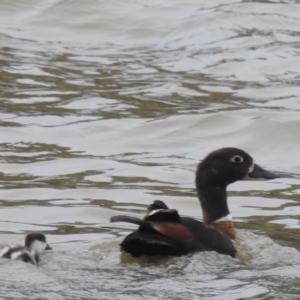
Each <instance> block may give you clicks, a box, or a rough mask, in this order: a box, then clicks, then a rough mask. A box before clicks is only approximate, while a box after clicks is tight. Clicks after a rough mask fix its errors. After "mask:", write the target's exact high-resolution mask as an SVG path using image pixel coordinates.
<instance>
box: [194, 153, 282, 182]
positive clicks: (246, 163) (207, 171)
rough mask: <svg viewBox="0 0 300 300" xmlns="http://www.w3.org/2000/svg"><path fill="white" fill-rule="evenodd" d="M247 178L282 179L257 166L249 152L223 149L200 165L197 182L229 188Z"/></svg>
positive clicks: (209, 155)
mask: <svg viewBox="0 0 300 300" xmlns="http://www.w3.org/2000/svg"><path fill="white" fill-rule="evenodd" d="M247 176H249V177H255V178H266V179H274V178H278V177H280V176H278V175H277V174H275V173H273V172H270V171H267V170H264V169H263V168H262V167H260V166H258V165H256V164H255V163H254V159H253V158H252V157H251V156H250V155H249V154H248V153H247V152H245V151H243V150H241V149H238V148H222V149H219V150H216V151H213V152H211V153H210V154H208V155H207V156H206V157H205V158H204V160H203V161H202V162H200V163H199V165H198V169H197V174H196V181H198V180H203V182H205V183H206V184H214V185H217V186H227V185H228V184H230V183H233V182H235V181H238V180H241V179H243V178H245V177H247Z"/></svg>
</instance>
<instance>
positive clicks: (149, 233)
mask: <svg viewBox="0 0 300 300" xmlns="http://www.w3.org/2000/svg"><path fill="white" fill-rule="evenodd" d="M247 175H249V176H251V177H260V178H267V179H273V178H277V177H279V176H278V175H277V174H275V173H272V172H269V171H266V170H264V169H262V168H261V167H259V166H257V165H255V163H254V160H253V158H252V157H251V156H250V155H249V154H247V153H246V152H245V151H243V150H240V149H237V148H222V149H219V150H216V151H214V152H212V153H210V154H209V155H208V156H207V157H206V158H205V159H204V160H203V161H202V162H200V163H199V165H198V168H197V171H196V188H197V193H198V198H199V200H200V203H201V207H202V211H203V222H200V221H198V220H195V219H193V218H188V217H180V216H179V215H178V212H177V211H176V210H173V209H169V208H168V207H167V206H166V205H165V203H163V202H162V201H157V200H156V201H154V203H153V204H151V205H150V206H149V208H148V213H147V214H146V216H145V217H144V219H143V220H141V219H138V218H133V217H128V216H115V217H112V218H111V222H129V223H134V224H137V225H139V228H138V230H136V231H135V232H133V233H131V234H129V235H128V236H127V237H126V238H125V239H124V241H123V242H122V243H121V250H122V251H125V252H128V253H130V254H131V255H132V256H133V257H139V256H143V255H146V256H155V255H163V256H165V255H171V256H178V255H185V254H188V253H193V252H200V251H216V252H218V253H220V254H227V255H230V256H232V257H234V256H235V255H236V250H235V248H234V245H233V242H232V239H234V238H235V228H234V224H233V221H232V218H231V215H230V212H229V209H228V205H227V192H226V188H227V185H228V184H231V183H233V182H235V181H237V180H241V179H243V178H244V177H246V176H247Z"/></svg>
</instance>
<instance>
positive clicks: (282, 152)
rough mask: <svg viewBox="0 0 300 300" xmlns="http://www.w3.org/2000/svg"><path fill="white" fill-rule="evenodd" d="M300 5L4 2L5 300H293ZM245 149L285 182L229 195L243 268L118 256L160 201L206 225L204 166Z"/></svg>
mask: <svg viewBox="0 0 300 300" xmlns="http://www.w3.org/2000/svg"><path fill="white" fill-rule="evenodd" d="M299 15H300V5H299V4H298V3H296V2H287V1H273V2H269V1H224V0H218V1H200V2H199V1H194V0H191V1H169V0H168V1H167V0H166V1H163V0H161V1H146V0H133V1H126V3H125V2H124V1H119V0H115V1H96V0H94V1H92V0H89V1H84V2H82V1H72V3H70V2H69V1H63V0H62V1H49V0H44V1H33V0H32V1H26V3H24V2H22V1H4V0H2V1H0V17H1V24H0V63H1V70H0V79H1V90H0V101H1V106H0V107H1V110H0V149H1V156H0V185H1V190H0V203H1V209H0V220H1V221H0V243H1V244H4V243H8V244H14V243H20V242H21V240H22V239H23V236H24V234H25V233H26V232H29V231H42V232H44V233H45V234H46V235H47V239H48V241H49V243H50V244H51V246H52V247H53V248H54V251H53V252H51V253H47V254H46V255H45V256H44V257H43V262H42V264H41V266H39V267H38V268H37V267H34V266H31V265H27V264H24V263H21V262H11V261H7V260H4V259H2V260H0V264H1V269H2V272H1V275H0V279H1V282H2V284H1V291H0V298H1V299H120V300H125V299H126V300H127V299H221V300H224V299H225V300H226V299H230V300H232V299H298V298H299V295H300V290H299V284H298V281H299V276H300V265H299V261H300V259H299V258H300V255H299V250H300V243H299V239H298V231H299V227H300V217H299V214H300V205H299V204H300V203H299V202H300V176H299V175H300V160H299V151H300V146H299V145H300V143H299V139H300V136H299V125H300V117H299V110H300V101H299V95H300V88H299V78H300V77H299V76H300V71H299V43H300V38H299ZM228 146H233V147H239V148H242V149H244V150H246V151H247V152H249V153H250V154H251V155H252V156H253V157H254V158H255V160H256V162H257V163H259V164H260V165H262V166H264V167H266V168H269V169H271V170H273V171H276V172H278V173H280V175H281V176H282V178H280V179H275V180H271V181H264V180H258V181H254V180H251V181H242V182H238V183H235V184H233V185H231V186H230V187H229V196H230V197H229V207H230V210H231V214H232V215H233V216H234V219H235V221H236V227H237V228H238V239H237V241H236V246H237V248H238V250H239V258H238V259H232V258H231V257H227V256H222V255H219V254H216V253H213V252H210V253H199V254H195V255H191V256H187V257H181V258H167V259H164V260H159V261H152V260H150V261H149V260H141V261H136V260H132V259H130V257H128V256H126V255H120V252H119V246H118V244H119V243H120V242H121V240H122V238H123V237H124V236H125V235H127V234H128V233H130V232H132V230H134V226H131V225H129V224H120V223H117V224H111V223H109V219H110V217H111V216H113V215H117V214H124V213H127V214H129V215H133V216H142V215H143V213H144V212H145V210H146V207H147V205H149V204H150V203H151V202H152V201H153V200H155V199H160V200H163V201H165V202H166V204H167V205H169V206H170V207H172V208H175V209H178V210H179V211H180V213H181V214H183V215H189V216H193V217H195V218H199V219H201V217H202V215H201V210H200V205H199V202H198V200H197V197H196V192H195V187H194V172H195V169H196V165H197V163H198V162H199V161H200V160H201V159H203V158H204V157H205V155H206V154H207V153H209V152H210V151H212V150H214V149H217V148H220V147H228Z"/></svg>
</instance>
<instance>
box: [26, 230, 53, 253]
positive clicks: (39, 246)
mask: <svg viewBox="0 0 300 300" xmlns="http://www.w3.org/2000/svg"><path fill="white" fill-rule="evenodd" d="M24 246H25V247H27V248H30V249H32V250H35V251H36V252H38V253H42V252H44V251H45V250H52V248H51V247H50V246H49V245H48V244H47V241H46V237H45V235H44V234H42V233H40V232H32V233H28V234H27V235H26V237H25V242H24Z"/></svg>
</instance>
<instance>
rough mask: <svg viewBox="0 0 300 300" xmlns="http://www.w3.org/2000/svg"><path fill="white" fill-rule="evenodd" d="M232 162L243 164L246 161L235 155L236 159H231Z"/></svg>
mask: <svg viewBox="0 0 300 300" xmlns="http://www.w3.org/2000/svg"><path fill="white" fill-rule="evenodd" d="M231 161H232V162H234V163H241V162H243V161H244V158H243V157H241V156H240V155H235V156H234V157H232V158H231Z"/></svg>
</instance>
